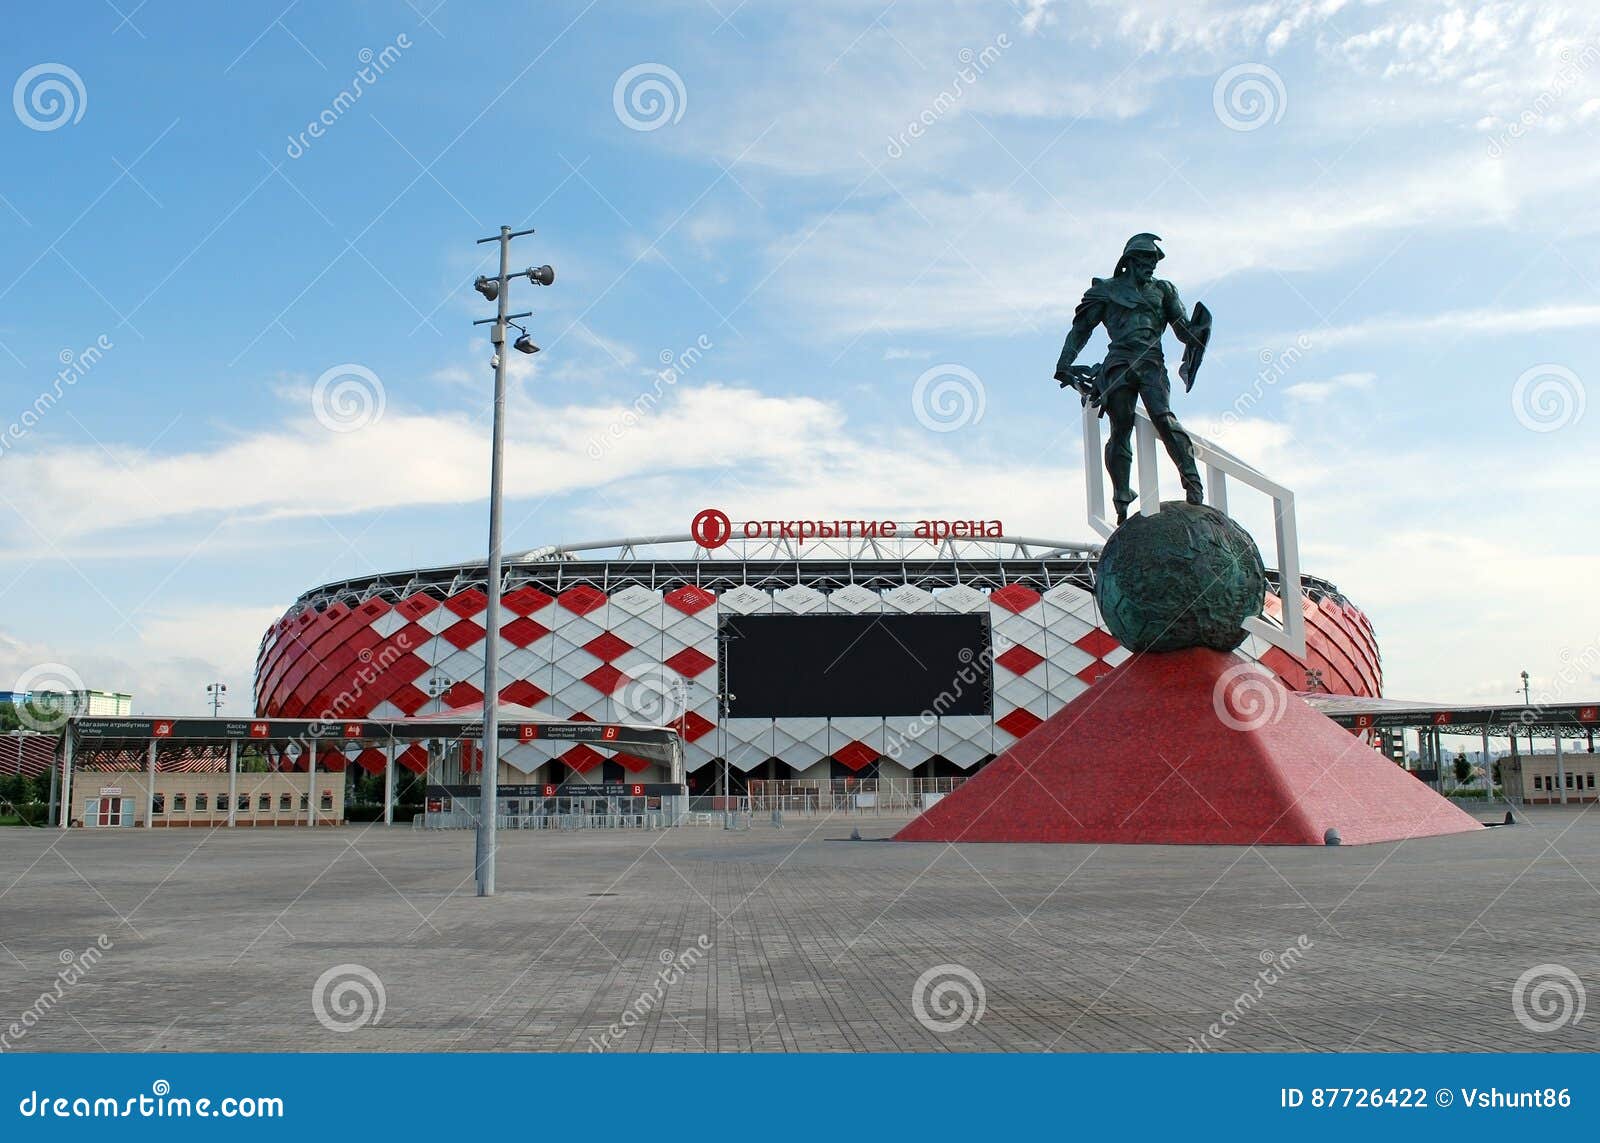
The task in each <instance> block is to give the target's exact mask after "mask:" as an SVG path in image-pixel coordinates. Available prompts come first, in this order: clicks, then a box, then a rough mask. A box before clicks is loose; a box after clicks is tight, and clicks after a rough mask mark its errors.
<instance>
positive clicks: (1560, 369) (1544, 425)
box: [1511, 365, 1588, 433]
mask: <svg viewBox="0 0 1600 1143" xmlns="http://www.w3.org/2000/svg"><path fill="white" fill-rule="evenodd" d="M1587 404H1588V394H1587V393H1586V392H1585V391H1584V388H1583V382H1582V381H1581V380H1580V379H1579V378H1578V375H1577V374H1576V373H1574V372H1573V371H1572V370H1570V369H1568V368H1567V367H1566V366H1565V365H1535V366H1534V367H1533V368H1532V369H1527V370H1524V371H1523V373H1522V375H1521V376H1519V377H1518V378H1517V380H1516V383H1515V384H1513V385H1512V386H1511V411H1512V412H1513V413H1514V414H1515V415H1516V418H1517V423H1518V424H1520V425H1521V426H1522V427H1523V428H1525V429H1532V430H1533V431H1534V432H1536V433H1553V432H1555V431H1556V430H1557V429H1564V428H1566V427H1567V426H1568V425H1575V424H1577V423H1578V421H1579V420H1580V419H1582V417H1583V410H1584V407H1585V406H1586V405H1587Z"/></svg>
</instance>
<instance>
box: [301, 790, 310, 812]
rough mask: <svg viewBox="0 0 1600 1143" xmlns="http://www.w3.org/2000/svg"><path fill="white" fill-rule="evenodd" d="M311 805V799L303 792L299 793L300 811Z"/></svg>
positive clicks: (304, 810)
mask: <svg viewBox="0 0 1600 1143" xmlns="http://www.w3.org/2000/svg"><path fill="white" fill-rule="evenodd" d="M310 805H311V799H310V797H308V796H307V795H305V794H301V795H300V812H301V813H305V812H306V810H307V809H308V808H309V807H310Z"/></svg>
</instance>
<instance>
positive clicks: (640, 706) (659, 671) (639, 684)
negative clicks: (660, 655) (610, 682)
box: [616, 663, 689, 726]
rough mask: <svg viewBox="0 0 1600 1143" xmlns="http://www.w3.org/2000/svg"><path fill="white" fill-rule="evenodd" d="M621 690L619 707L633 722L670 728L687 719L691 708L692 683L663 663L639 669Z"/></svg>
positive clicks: (627, 678)
mask: <svg viewBox="0 0 1600 1143" xmlns="http://www.w3.org/2000/svg"><path fill="white" fill-rule="evenodd" d="M625 680H626V681H624V682H623V684H622V685H621V686H620V687H618V688H617V692H616V700H617V705H618V706H619V707H621V708H622V710H623V711H624V712H625V713H626V715H627V717H628V718H629V719H630V720H631V721H635V722H640V723H643V724H645V725H647V726H666V725H667V724H668V723H671V722H673V721H674V720H675V719H679V718H682V717H683V713H684V711H685V710H687V709H688V707H689V683H688V680H686V679H684V678H683V677H682V676H680V675H679V674H678V673H677V672H676V671H674V670H672V668H670V667H667V666H663V665H662V664H660V663H654V664H649V665H646V666H643V667H640V668H638V673H637V674H629V675H627V676H625Z"/></svg>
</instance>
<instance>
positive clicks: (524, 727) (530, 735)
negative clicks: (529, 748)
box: [517, 722, 539, 742]
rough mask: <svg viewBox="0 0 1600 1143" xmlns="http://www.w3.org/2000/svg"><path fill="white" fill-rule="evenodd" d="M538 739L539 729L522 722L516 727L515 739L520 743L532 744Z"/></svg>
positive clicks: (531, 724)
mask: <svg viewBox="0 0 1600 1143" xmlns="http://www.w3.org/2000/svg"><path fill="white" fill-rule="evenodd" d="M538 737H539V728H538V727H537V726H535V725H533V723H531V722H524V723H521V724H520V725H518V727H517V738H518V739H519V740H520V741H522V742H532V741H533V740H534V739H535V738H538Z"/></svg>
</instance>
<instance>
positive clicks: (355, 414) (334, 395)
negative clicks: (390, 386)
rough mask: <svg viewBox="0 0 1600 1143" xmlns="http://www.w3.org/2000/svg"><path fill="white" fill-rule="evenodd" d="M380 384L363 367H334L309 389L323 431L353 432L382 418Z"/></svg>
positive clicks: (312, 409) (385, 400)
mask: <svg viewBox="0 0 1600 1143" xmlns="http://www.w3.org/2000/svg"><path fill="white" fill-rule="evenodd" d="M387 403H388V399H387V397H386V395H385V393H384V389H383V382H382V381H380V380H378V375H377V374H376V373H374V372H373V371H372V370H370V369H368V368H367V367H366V366H365V365H355V364H350V363H347V364H344V365H335V366H334V367H333V368H332V369H329V370H327V371H326V372H324V373H323V374H322V376H321V377H318V378H317V381H316V384H314V385H313V386H311V411H312V413H314V414H315V415H316V418H317V421H318V422H319V423H320V424H321V425H322V427H323V428H325V429H328V430H330V431H331V432H336V433H353V432H355V431H356V430H357V429H364V428H366V427H367V426H368V425H375V424H377V423H378V422H379V421H380V420H382V419H383V410H384V406H385V405H386V404H387Z"/></svg>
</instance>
